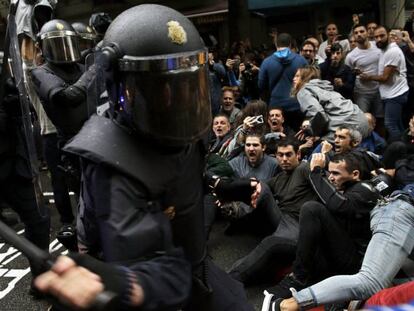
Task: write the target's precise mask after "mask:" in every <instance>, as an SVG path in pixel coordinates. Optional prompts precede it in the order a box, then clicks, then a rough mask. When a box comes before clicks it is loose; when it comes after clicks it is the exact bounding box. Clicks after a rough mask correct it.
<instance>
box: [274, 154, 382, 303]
mask: <svg viewBox="0 0 414 311" xmlns="http://www.w3.org/2000/svg"><path fill="white" fill-rule="evenodd" d="M324 164H325V155H323V154H315V155H314V156H313V158H312V161H311V164H310V166H311V173H310V180H311V183H312V186H313V188H314V189H315V191H316V192H317V194H318V196H319V198H320V200H321V201H322V203H319V202H314V201H310V202H307V203H305V204H304V206H303V207H302V209H301V214H300V218H299V242H298V247H297V251H296V259H295V261H294V264H293V272H292V273H291V274H289V275H287V276H286V277H285V278H284V279H283V280H282V281H281V282H280V283H279V284H278V285H276V287H274V288H272V289H270V290H269V292H271V293H272V294H275V297H279V298H288V297H291V292H290V288H291V287H293V288H295V289H296V290H299V289H302V288H304V287H305V286H306V285H309V282H312V281H315V280H320V279H322V278H324V277H326V276H331V275H335V274H338V273H342V274H348V273H355V272H357V271H358V269H359V268H360V267H361V261H362V258H363V255H364V252H365V249H366V247H367V245H368V242H369V240H370V238H371V232H370V227H369V221H370V217H369V214H370V211H371V209H372V208H373V207H374V206H375V205H376V202H377V200H378V198H379V193H378V192H377V191H376V190H375V188H374V187H373V186H372V185H370V184H369V183H368V182H363V181H361V178H360V172H361V169H360V161H359V159H358V157H357V156H355V155H354V154H352V153H347V154H340V155H335V156H334V157H333V158H332V160H331V161H330V162H329V173H330V174H329V177H327V176H326V173H325V171H324V170H323V169H322V167H324Z"/></svg>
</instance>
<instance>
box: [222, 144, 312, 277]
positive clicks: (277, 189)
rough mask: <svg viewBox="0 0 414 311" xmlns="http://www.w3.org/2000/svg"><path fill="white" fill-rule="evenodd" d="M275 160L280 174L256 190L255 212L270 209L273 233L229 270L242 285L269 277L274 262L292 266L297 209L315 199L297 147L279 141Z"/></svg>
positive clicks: (297, 227)
mask: <svg viewBox="0 0 414 311" xmlns="http://www.w3.org/2000/svg"><path fill="white" fill-rule="evenodd" d="M276 158H277V160H278V162H279V166H280V168H281V169H282V171H281V172H279V173H278V174H277V175H276V176H275V177H273V178H271V179H269V180H267V181H266V182H261V183H260V184H258V185H257V186H256V189H255V191H256V195H257V196H258V198H257V204H256V209H265V208H266V209H269V208H271V209H272V211H273V212H274V214H275V215H276V217H275V218H274V219H276V220H277V221H275V222H273V225H274V232H273V233H272V235H270V236H268V237H266V238H265V239H264V240H263V241H262V242H261V243H260V244H259V245H258V246H257V247H256V248H255V249H254V250H253V251H251V252H250V253H249V254H248V255H247V256H245V257H243V258H241V259H240V260H238V261H237V262H236V263H235V264H234V265H233V267H232V268H231V270H230V272H229V273H230V274H231V276H232V277H233V278H235V279H237V280H239V281H241V282H249V281H250V280H252V279H253V278H255V279H256V280H257V279H258V278H259V275H260V276H262V275H263V276H264V275H266V276H267V277H268V276H269V275H270V274H271V273H269V269H275V268H277V265H274V260H275V258H277V260H278V263H282V262H287V263H289V262H291V260H292V259H293V257H294V252H295V247H296V243H297V240H298V233H299V222H298V219H299V212H300V208H301V207H302V205H303V204H304V203H305V202H307V201H310V200H316V199H317V196H316V193H315V192H314V191H313V189H312V186H311V184H310V181H309V177H308V176H309V165H308V163H306V162H300V153H299V143H298V142H297V141H296V140H293V139H287V140H282V141H280V143H279V144H278V147H277V152H276Z"/></svg>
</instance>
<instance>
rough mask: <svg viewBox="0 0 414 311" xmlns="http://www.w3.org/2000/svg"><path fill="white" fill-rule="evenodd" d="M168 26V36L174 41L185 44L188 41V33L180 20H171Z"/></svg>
mask: <svg viewBox="0 0 414 311" xmlns="http://www.w3.org/2000/svg"><path fill="white" fill-rule="evenodd" d="M167 26H168V38H170V39H171V41H172V42H173V43H176V44H184V43H186V42H187V33H186V32H185V30H184V28H183V27H182V26H181V25H180V23H179V22H177V21H169V22H168V23H167Z"/></svg>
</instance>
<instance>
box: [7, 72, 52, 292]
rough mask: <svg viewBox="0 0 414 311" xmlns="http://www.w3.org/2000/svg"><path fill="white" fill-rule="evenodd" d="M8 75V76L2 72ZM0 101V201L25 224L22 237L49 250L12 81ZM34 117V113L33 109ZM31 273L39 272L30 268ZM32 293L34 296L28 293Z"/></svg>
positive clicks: (46, 221) (46, 224) (43, 209)
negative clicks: (12, 210) (11, 209)
mask: <svg viewBox="0 0 414 311" xmlns="http://www.w3.org/2000/svg"><path fill="white" fill-rule="evenodd" d="M4 74H7V73H4ZM4 88H5V92H4V94H5V96H4V98H3V99H2V101H1V102H0V202H5V203H6V204H8V205H10V207H12V208H13V209H14V210H15V211H16V212H17V213H18V215H19V217H20V219H21V220H22V222H23V223H24V225H25V236H26V238H27V239H29V240H30V241H32V242H33V243H34V244H36V245H37V246H38V247H40V248H42V249H44V250H46V251H48V250H49V234H50V217H49V213H48V209H47V208H46V207H45V205H44V204H43V202H39V204H38V203H37V200H39V199H41V198H42V197H41V195H40V194H39V193H36V192H35V188H34V185H33V175H32V170H33V168H32V167H31V161H30V159H29V157H30V156H29V152H33V151H30V150H28V149H29V148H28V146H27V145H26V144H25V137H24V130H23V126H24V125H23V122H24V120H23V117H22V112H21V109H20V104H19V95H18V91H17V89H16V87H15V82H14V81H13V79H12V78H8V79H7V80H6V82H5V85H4ZM32 113H33V115H34V110H32ZM31 268H32V274H34V275H36V274H38V273H39V271H38V268H39V267H36V266H32V267H31ZM31 293H32V294H36V293H35V292H33V291H31Z"/></svg>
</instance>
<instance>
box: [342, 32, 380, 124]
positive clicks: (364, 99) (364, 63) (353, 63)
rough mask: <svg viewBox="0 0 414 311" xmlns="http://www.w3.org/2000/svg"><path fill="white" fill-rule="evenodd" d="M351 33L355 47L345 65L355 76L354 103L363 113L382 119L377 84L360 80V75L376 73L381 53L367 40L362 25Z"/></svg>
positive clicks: (366, 34)
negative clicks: (355, 43)
mask: <svg viewBox="0 0 414 311" xmlns="http://www.w3.org/2000/svg"><path fill="white" fill-rule="evenodd" d="M353 33H354V37H355V40H356V42H357V47H356V48H355V49H353V50H352V51H351V52H349V53H348V55H347V56H346V58H345V64H346V65H347V66H348V67H350V68H351V70H353V71H354V73H355V74H356V80H355V86H354V94H353V95H354V102H355V104H356V105H357V106H358V107H359V108H361V110H362V111H363V112H371V113H372V114H373V115H374V116H375V117H376V118H377V119H382V118H384V108H383V105H382V102H381V97H380V95H379V84H378V82H376V81H367V80H364V79H361V73H366V74H377V73H378V60H379V57H380V54H381V51H380V50H379V49H378V48H377V47H376V45H375V44H374V43H373V42H370V41H369V40H368V33H367V29H366V28H365V26H364V25H355V26H354V27H353ZM379 121H380V120H379Z"/></svg>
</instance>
